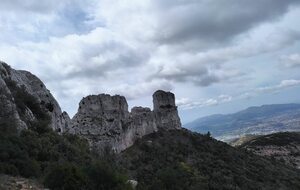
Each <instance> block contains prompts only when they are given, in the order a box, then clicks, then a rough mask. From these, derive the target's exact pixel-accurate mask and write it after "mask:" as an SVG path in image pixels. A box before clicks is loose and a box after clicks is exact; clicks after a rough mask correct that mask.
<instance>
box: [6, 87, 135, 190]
mask: <svg viewBox="0 0 300 190" xmlns="http://www.w3.org/2000/svg"><path fill="white" fill-rule="evenodd" d="M7 82H8V83H9V88H10V90H11V92H12V96H13V99H12V100H14V102H15V104H16V106H17V110H18V112H19V113H20V115H21V116H22V115H23V116H24V114H23V113H25V110H26V109H30V110H31V111H32V113H33V114H34V116H35V118H36V120H34V121H26V123H27V125H28V126H29V129H28V130H22V131H21V132H19V131H18V130H17V128H16V126H17V125H16V123H15V121H14V119H13V118H7V117H0V174H1V173H2V174H8V175H12V176H22V177H26V178H36V179H38V180H40V181H42V183H43V184H44V185H45V186H46V187H49V188H51V189H54V190H55V189H64V190H69V189H70V190H76V189H97V190H98V189H100V190H101V189H103V190H106V189H112V190H113V189H116V190H117V189H119V190H123V189H125V190H126V189H130V187H129V185H128V184H127V178H126V177H125V176H124V175H123V174H122V173H120V172H118V171H119V169H118V168H117V167H116V165H115V164H114V163H113V161H112V159H110V157H109V155H107V156H106V157H99V155H97V154H96V153H93V152H92V151H91V150H90V149H89V146H88V143H87V142H86V141H85V140H83V139H81V138H79V137H77V136H74V135H68V134H63V135H58V134H57V133H56V132H54V131H52V130H51V129H50V128H49V124H50V118H49V116H48V115H47V114H46V112H45V110H43V109H42V108H41V106H40V104H39V102H37V100H36V99H35V98H34V97H33V96H31V95H30V94H28V93H27V92H26V91H25V89H24V88H22V87H18V86H17V85H16V84H15V83H13V82H12V81H7ZM0 111H5V110H4V108H3V107H1V110H0ZM0 116H1V115H0Z"/></svg>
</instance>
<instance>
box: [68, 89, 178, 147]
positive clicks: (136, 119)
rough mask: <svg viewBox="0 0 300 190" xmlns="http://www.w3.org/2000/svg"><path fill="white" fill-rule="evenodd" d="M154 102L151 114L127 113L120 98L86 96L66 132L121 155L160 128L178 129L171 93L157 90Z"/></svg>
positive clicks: (135, 110)
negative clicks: (121, 152)
mask: <svg viewBox="0 0 300 190" xmlns="http://www.w3.org/2000/svg"><path fill="white" fill-rule="evenodd" d="M153 103H154V110H153V111H151V110H150V108H143V107H134V108H132V109H131V112H129V111H128V104H127V101H126V99H125V97H123V96H119V95H115V96H110V95H108V94H100V95H97V96H95V95H93V96H88V97H85V98H83V99H82V100H81V102H80V103H79V108H78V113H77V114H76V115H75V116H74V118H73V119H72V124H71V128H70V129H69V130H68V131H69V132H70V133H74V134H78V135H80V136H83V137H85V138H86V139H88V141H89V143H90V144H91V145H92V146H93V147H95V148H96V149H98V150H103V148H105V147H108V148H110V149H113V150H114V151H115V152H120V151H122V150H124V149H126V148H127V147H129V146H131V145H132V144H133V143H134V142H135V141H136V140H137V139H139V138H141V137H143V136H145V135H147V134H150V133H153V132H156V131H157V130H159V129H162V130H172V129H180V128H181V123H180V119H179V116H178V113H177V107H176V106H175V97H174V94H172V93H171V92H164V91H161V90H159V91H157V92H155V93H154V95H153Z"/></svg>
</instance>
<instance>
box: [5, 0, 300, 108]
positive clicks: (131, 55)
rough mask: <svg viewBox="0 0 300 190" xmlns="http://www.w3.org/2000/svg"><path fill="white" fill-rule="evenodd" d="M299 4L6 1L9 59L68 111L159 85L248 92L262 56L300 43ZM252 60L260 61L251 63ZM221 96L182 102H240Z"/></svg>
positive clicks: (274, 0)
mask: <svg viewBox="0 0 300 190" xmlns="http://www.w3.org/2000/svg"><path fill="white" fill-rule="evenodd" d="M298 2H299V1H296V0H286V1H281V0H262V1H260V2H256V1H250V0H244V1H238V0H219V1H211V0H199V1H196V0H186V1H171V0H164V1H158V0H153V1H152V0H144V1H140V0H131V1H122V0H114V1H111V0H99V1H96V0H90V1H82V0H60V1H58V0H53V1H38V0H28V1H21V0H11V1H8V0H3V1H1V4H0V30H1V34H0V41H1V44H0V57H1V59H2V60H4V61H5V62H7V63H9V64H11V65H12V66H13V67H15V68H17V69H26V70H29V71H31V72H32V73H35V74H37V75H38V76H39V77H40V78H42V80H43V81H45V82H46V85H47V86H48V87H49V88H50V89H51V90H52V92H54V93H55V94H56V97H57V98H58V99H59V100H60V101H62V102H64V105H66V104H68V105H67V106H69V105H70V104H71V103H72V102H68V101H65V100H72V101H73V100H74V99H78V100H79V99H80V98H81V97H82V96H86V95H88V94H98V93H113V94H121V95H125V96H127V97H128V98H129V99H130V100H137V99H139V98H141V97H143V98H144V97H150V95H151V94H152V93H153V91H155V90H157V89H165V90H174V91H177V92H182V93H183V92H185V91H186V89H185V88H186V85H185V84H187V85H190V86H192V87H193V88H195V89H193V90H191V92H195V94H197V92H198V91H199V89H200V88H201V87H207V88H201V90H204V91H205V90H207V89H214V88H215V87H216V86H217V87H216V88H220V86H221V85H222V89H219V90H218V89H214V90H212V91H214V92H220V93H221V94H228V91H226V89H225V90H223V88H226V87H228V86H230V85H232V84H235V83H241V81H243V82H245V84H243V85H244V86H247V85H248V84H249V83H251V82H253V81H245V80H242V79H244V78H246V77H248V78H249V76H250V77H251V76H252V74H253V73H254V72H255V71H259V70H262V69H264V68H262V66H260V65H259V63H262V61H261V60H260V57H259V56H258V55H261V57H262V56H265V55H266V54H269V55H268V56H269V57H272V56H273V55H274V54H277V51H281V50H283V49H286V48H290V47H291V46H292V45H294V44H295V43H297V42H299V40H300V33H299V31H300V29H299V27H298V26H297V24H290V23H289V21H286V20H285V19H286V17H285V15H286V13H287V12H293V11H294V12H296V13H295V15H296V16H295V15H294V16H293V18H297V15H299V13H297V10H299V9H296V11H295V9H292V8H294V7H296V5H297V4H298ZM278 23H279V24H278ZM280 23H285V24H286V25H287V26H282V25H280ZM293 23H294V22H293ZM292 25H293V27H292ZM295 51H297V50H295ZM271 54H272V55H271ZM281 54H282V52H281ZM252 57H254V58H255V59H254V60H253V61H254V63H256V62H257V64H253V65H252V64H251V65H250V66H246V65H243V61H245V60H246V59H248V58H252ZM274 57H275V56H274ZM291 60H293V59H292V58H286V60H285V62H288V61H291ZM268 63H269V64H270V66H269V68H268V72H269V73H271V72H273V71H274V70H275V69H274V68H273V67H272V62H268ZM262 64H264V63H262ZM245 67H246V68H245ZM249 68H250V69H249ZM251 69H252V70H251ZM287 75H288V74H286V75H283V76H282V77H281V78H285V77H286V76H287ZM256 77H257V78H259V79H261V80H263V79H266V78H265V76H259V74H258V75H257V76H256ZM290 77H292V76H290ZM266 80H267V79H266ZM259 81H260V80H259ZM272 81H273V80H272ZM272 81H271V82H272ZM273 82H274V81H273ZM215 84H221V85H219V86H218V85H215ZM223 85H224V87H223ZM225 86H226V87H225ZM236 91H237V92H236V93H235V94H239V93H240V91H241V89H236ZM255 93H258V92H255ZM212 97H215V98H206V99H203V100H199V101H190V100H188V101H187V100H185V101H187V102H185V103H184V102H183V103H182V104H185V105H186V107H194V106H196V107H197V106H212V105H218V104H221V103H225V102H230V101H232V100H234V99H235V98H236V96H234V95H232V96H226V95H222V96H218V95H215V94H214V95H212ZM198 98H199V97H198ZM195 99H197V98H195ZM74 101H75V100H74ZM76 101H77V100H76ZM182 101H183V100H182ZM73 103H74V102H73ZM75 104H76V103H75Z"/></svg>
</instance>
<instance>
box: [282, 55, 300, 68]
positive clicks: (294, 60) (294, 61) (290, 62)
mask: <svg viewBox="0 0 300 190" xmlns="http://www.w3.org/2000/svg"><path fill="white" fill-rule="evenodd" d="M280 62H281V63H282V64H283V65H284V66H285V67H288V68H295V67H300V54H297V53H295V54H290V55H285V56H282V57H281V58H280Z"/></svg>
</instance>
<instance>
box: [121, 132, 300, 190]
mask: <svg viewBox="0 0 300 190" xmlns="http://www.w3.org/2000/svg"><path fill="white" fill-rule="evenodd" d="M119 160H120V161H119V162H120V164H121V165H122V166H123V168H124V169H126V170H127V171H128V172H129V174H130V177H132V178H133V179H136V180H137V181H138V182H139V185H138V189H146V190H147V189H149V190H150V189H172V190H177V189H178V190H179V189H180V190H182V189H299V188H300V171H299V170H296V169H293V168H291V167H287V166H286V165H284V164H283V163H280V162H277V161H275V160H271V159H265V158H263V157H259V156H257V155H254V154H252V153H248V152H246V151H245V150H243V149H241V150H238V149H236V148H233V147H231V146H229V145H227V144H225V143H223V142H220V141H217V140H215V139H213V138H210V137H209V136H207V135H200V134H197V133H192V132H189V131H187V130H174V131H159V132H157V133H154V134H150V135H147V136H145V137H144V138H142V139H141V140H139V141H138V142H136V143H135V145H134V146H132V147H131V148H129V149H127V150H125V151H124V152H123V153H122V154H121V155H120V158H119Z"/></svg>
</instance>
